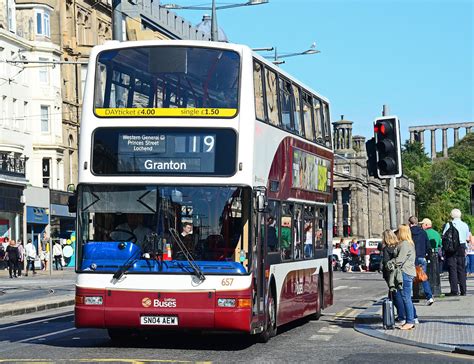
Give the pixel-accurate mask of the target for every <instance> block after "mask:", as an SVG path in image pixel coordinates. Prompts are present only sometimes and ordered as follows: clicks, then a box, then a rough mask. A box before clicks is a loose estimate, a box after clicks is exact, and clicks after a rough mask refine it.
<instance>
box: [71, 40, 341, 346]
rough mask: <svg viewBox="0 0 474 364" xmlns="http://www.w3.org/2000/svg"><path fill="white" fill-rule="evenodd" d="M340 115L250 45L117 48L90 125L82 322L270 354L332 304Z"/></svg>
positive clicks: (85, 145)
mask: <svg viewBox="0 0 474 364" xmlns="http://www.w3.org/2000/svg"><path fill="white" fill-rule="evenodd" d="M330 130H331V129H330V120H329V102H328V101H327V100H326V99H325V98H323V97H321V96H320V95H318V94H317V93H316V92H314V91H312V90H311V89H310V88H309V87H307V86H305V85H304V84H302V83H300V82H299V81H297V80H296V79H295V78H293V77H291V76H290V75H288V74H286V73H285V72H283V71H282V70H280V69H279V68H277V67H275V66H274V65H273V64H272V63H270V62H268V61H267V60H265V59H264V58H262V57H260V56H259V55H258V54H256V53H254V52H253V51H252V50H251V49H250V48H248V47H246V46H243V45H236V44H227V43H215V42H197V41H139V42H122V43H119V42H109V43H107V44H106V45H103V46H98V47H95V48H94V49H93V51H92V54H91V57H90V62H89V70H88V74H87V80H86V84H85V93H84V102H83V110H82V121H81V136H80V143H79V144H80V146H79V169H80V170H79V184H78V186H77V189H76V195H75V197H76V199H75V200H74V199H73V200H71V204H70V208H71V209H77V252H76V254H77V255H76V256H77V261H76V272H77V283H76V305H75V324H76V326H77V327H81V328H84V327H88V328H106V329H108V332H109V335H110V337H111V338H112V339H113V340H127V338H129V336H130V335H136V333H137V332H145V333H146V332H147V331H152V330H155V331H156V330H170V329H175V330H181V329H183V330H193V329H196V330H210V331H216V330H217V331H219V330H222V331H235V332H243V333H248V334H252V335H255V337H256V338H258V339H259V340H260V341H267V340H268V339H269V338H270V337H271V336H273V335H275V334H276V332H277V328H278V326H280V325H283V324H285V323H288V322H290V321H292V320H296V319H298V318H301V317H304V316H313V317H314V318H319V316H320V315H321V310H322V309H323V308H325V307H327V306H329V305H331V304H332V301H333V288H332V270H331V261H330V250H331V247H330V246H329V245H328V243H329V242H331V241H332V211H333V207H332V178H333V174H332V170H333V151H332V146H331V131H330Z"/></svg>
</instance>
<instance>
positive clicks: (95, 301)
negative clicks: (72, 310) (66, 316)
mask: <svg viewBox="0 0 474 364" xmlns="http://www.w3.org/2000/svg"><path fill="white" fill-rule="evenodd" d="M102 303H103V298H102V296H89V297H87V296H86V297H84V304H86V305H101V304H102Z"/></svg>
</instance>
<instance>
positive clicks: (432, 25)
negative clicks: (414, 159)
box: [162, 0, 474, 148]
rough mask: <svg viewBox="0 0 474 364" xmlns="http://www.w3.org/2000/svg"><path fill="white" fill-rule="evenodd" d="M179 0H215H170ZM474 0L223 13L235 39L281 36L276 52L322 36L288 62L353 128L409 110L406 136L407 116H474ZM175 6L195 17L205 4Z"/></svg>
mask: <svg viewBox="0 0 474 364" xmlns="http://www.w3.org/2000/svg"><path fill="white" fill-rule="evenodd" d="M171 2H173V3H178V4H180V5H204V6H206V5H210V3H211V1H210V0H209V1H206V0H188V1H185V0H183V1H180V2H179V1H178V0H176V1H162V3H171ZM237 2H239V1H238V0H237V1H235V2H234V3H237ZM241 2H245V1H241ZM216 3H217V5H226V4H229V3H233V2H232V1H225V0H224V1H220V0H217V1H216ZM473 4H474V2H473V1H471V0H286V1H285V0H270V1H269V3H268V4H265V5H258V6H247V7H240V8H234V9H223V10H220V11H218V13H217V19H218V24H219V27H220V28H222V29H223V30H224V31H225V33H226V34H227V37H228V38H229V41H230V42H233V43H243V44H247V45H249V46H250V47H254V48H256V47H268V46H276V47H277V48H278V53H285V52H299V51H303V50H305V49H307V48H308V47H309V46H310V45H311V43H312V42H316V44H317V48H318V49H319V50H320V51H321V53H319V54H316V55H310V56H298V57H292V58H287V59H286V63H285V64H283V65H281V66H280V67H281V68H283V69H284V70H285V71H287V72H289V73H291V74H293V75H294V76H296V77H297V78H298V79H299V80H301V81H302V82H304V83H306V84H307V85H308V86H310V87H312V88H313V89H315V90H316V91H318V92H319V93H321V94H323V95H324V96H326V97H327V98H329V100H330V101H331V105H332V110H331V115H332V119H333V121H335V120H338V119H340V115H341V114H344V116H345V117H344V118H345V119H348V120H352V121H354V134H360V135H364V136H366V137H371V136H372V121H373V120H374V118H376V117H378V116H380V115H381V110H382V105H383V104H387V105H389V109H390V114H393V115H398V117H399V118H400V120H401V129H402V138H403V139H404V140H405V139H408V136H409V135H408V127H409V126H414V125H426V124H440V123H452V122H465V121H473V119H474V117H473V114H474V112H473V105H474V99H473V96H474V91H473V88H474V87H473V68H474V66H473V49H474V44H473V40H474V39H473V33H474V23H473V22H474V15H473V12H474V5H473ZM177 13H178V14H179V15H180V16H182V17H184V18H186V19H187V20H189V21H191V22H192V23H193V24H195V25H196V24H197V23H199V22H200V21H201V18H202V15H203V14H204V13H205V11H197V10H193V11H191V10H179V11H177ZM207 13H209V12H207ZM451 133H452V132H451ZM463 134H464V130H461V135H463ZM450 139H451V140H452V137H450ZM425 140H429V135H428V134H426V135H425ZM451 140H450V144H451ZM440 142H441V136H440V135H439V136H438V144H439V143H440ZM428 148H429V145H428Z"/></svg>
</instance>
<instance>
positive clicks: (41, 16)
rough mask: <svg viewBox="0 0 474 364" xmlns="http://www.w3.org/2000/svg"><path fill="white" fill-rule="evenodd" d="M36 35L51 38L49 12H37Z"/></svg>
mask: <svg viewBox="0 0 474 364" xmlns="http://www.w3.org/2000/svg"><path fill="white" fill-rule="evenodd" d="M36 34H38V35H44V36H45V37H48V38H49V37H50V36H51V29H50V24H49V12H47V11H45V10H36Z"/></svg>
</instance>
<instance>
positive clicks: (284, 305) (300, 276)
mask: <svg viewBox="0 0 474 364" xmlns="http://www.w3.org/2000/svg"><path fill="white" fill-rule="evenodd" d="M285 265H286V264H279V265H278V266H277V267H276V270H277V271H281V270H283V269H285V268H284V267H285ZM282 273H283V272H278V273H276V281H277V282H282V285H281V288H280V294H279V298H278V302H277V309H278V314H277V323H278V325H282V324H285V323H287V322H290V321H293V320H297V319H299V318H301V317H304V316H307V315H310V314H312V313H315V312H316V309H317V304H318V301H317V296H318V293H317V292H318V279H319V278H318V274H317V273H316V268H308V269H297V270H291V271H288V272H287V273H286V275H285V276H284V277H283V275H282ZM279 276H281V278H279Z"/></svg>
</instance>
